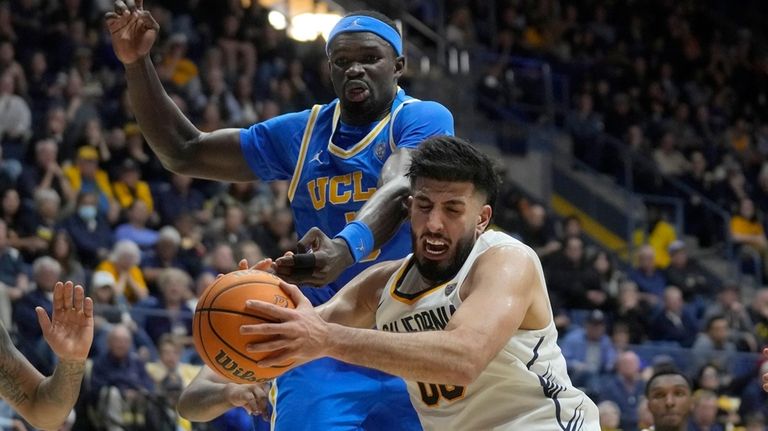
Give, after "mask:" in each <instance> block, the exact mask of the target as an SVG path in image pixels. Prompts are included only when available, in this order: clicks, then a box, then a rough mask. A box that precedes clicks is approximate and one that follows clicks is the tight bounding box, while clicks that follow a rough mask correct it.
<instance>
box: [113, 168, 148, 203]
mask: <svg viewBox="0 0 768 431" xmlns="http://www.w3.org/2000/svg"><path fill="white" fill-rule="evenodd" d="M114 189H115V198H116V199H117V202H118V203H119V204H120V208H121V209H123V210H127V209H129V208H130V207H131V205H133V203H134V202H136V201H142V202H143V203H144V205H145V206H146V207H147V211H149V213H150V214H151V213H152V212H153V211H154V210H155V203H154V201H153V199H152V193H151V192H150V190H149V184H147V182H146V181H143V180H142V179H141V171H140V170H139V165H138V164H137V163H136V162H135V161H134V160H133V159H125V160H123V162H122V164H121V165H120V169H119V176H118V180H117V181H115V183H114Z"/></svg>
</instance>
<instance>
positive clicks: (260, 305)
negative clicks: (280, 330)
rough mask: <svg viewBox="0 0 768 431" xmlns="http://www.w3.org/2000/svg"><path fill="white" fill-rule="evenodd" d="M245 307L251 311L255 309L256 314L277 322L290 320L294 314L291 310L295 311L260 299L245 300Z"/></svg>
mask: <svg viewBox="0 0 768 431" xmlns="http://www.w3.org/2000/svg"><path fill="white" fill-rule="evenodd" d="M294 304H295V303H294ZM245 307H246V308H247V309H249V310H251V311H255V312H256V315H257V316H259V317H260V318H262V319H265V320H272V321H276V322H282V321H286V320H290V318H291V316H292V315H291V312H292V311H293V310H291V309H288V308H283V307H278V306H276V305H274V304H270V303H269V302H264V301H259V300H258V299H249V300H247V301H245Z"/></svg>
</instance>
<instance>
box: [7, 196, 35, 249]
mask: <svg viewBox="0 0 768 431" xmlns="http://www.w3.org/2000/svg"><path fill="white" fill-rule="evenodd" d="M0 218H2V219H3V221H5V225H6V227H7V229H8V238H9V239H10V240H11V245H12V246H14V247H16V248H18V246H19V244H18V239H19V237H20V236H21V235H22V234H23V233H24V232H29V230H30V229H31V228H30V226H29V224H30V221H31V218H32V214H31V211H30V208H29V207H28V206H25V205H22V203H21V198H20V197H19V192H17V191H16V189H8V190H6V191H5V192H4V193H3V194H2V197H1V198H0Z"/></svg>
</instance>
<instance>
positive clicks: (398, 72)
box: [395, 55, 405, 80]
mask: <svg viewBox="0 0 768 431" xmlns="http://www.w3.org/2000/svg"><path fill="white" fill-rule="evenodd" d="M403 72H405V57H404V56H402V55H401V56H400V57H397V58H395V79H396V80H397V79H400V77H401V76H403Z"/></svg>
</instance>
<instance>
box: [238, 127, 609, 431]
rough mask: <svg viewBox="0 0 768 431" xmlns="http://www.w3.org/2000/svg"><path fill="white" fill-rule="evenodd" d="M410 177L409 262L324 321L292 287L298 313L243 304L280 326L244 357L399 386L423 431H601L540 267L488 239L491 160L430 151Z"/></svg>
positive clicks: (347, 296)
mask: <svg viewBox="0 0 768 431" xmlns="http://www.w3.org/2000/svg"><path fill="white" fill-rule="evenodd" d="M409 177H410V180H411V194H412V196H411V198H410V199H409V203H408V205H409V211H410V219H411V226H412V233H411V237H412V241H413V251H414V253H413V254H412V255H409V256H407V257H405V258H404V259H401V260H398V261H393V262H384V263H381V264H378V265H376V266H373V267H371V268H369V269H367V270H366V271H364V272H362V273H361V274H360V275H358V276H357V277H356V278H354V279H353V280H352V281H350V282H349V283H348V284H347V285H346V286H345V287H344V288H342V290H341V291H340V292H339V293H338V294H337V295H336V296H335V297H334V298H332V299H331V300H330V301H329V302H327V303H326V304H324V305H321V306H319V307H317V308H312V306H311V304H310V302H309V301H308V300H307V299H306V298H304V297H303V296H302V294H301V292H300V291H299V290H298V289H297V288H296V287H295V286H293V285H290V284H287V283H284V285H283V286H282V287H283V289H285V290H286V292H288V293H289V294H290V296H291V297H292V299H293V300H294V302H295V303H296V304H298V305H297V307H296V309H295V310H294V309H282V308H278V307H275V306H273V305H271V304H268V303H266V302H261V301H248V306H249V307H250V308H251V309H252V310H253V311H255V312H256V313H258V314H260V315H264V316H265V317H269V318H271V319H272V320H273V321H275V322H280V323H269V324H260V325H244V326H242V327H241V333H243V334H263V335H273V336H274V337H272V338H271V340H272V341H266V342H262V343H258V344H253V345H251V346H250V347H249V348H250V349H251V351H254V352H255V351H273V352H274V353H272V354H271V355H269V356H268V357H267V358H266V359H264V360H262V361H261V362H260V366H271V365H276V364H281V363H283V364H284V363H285V362H286V361H291V360H293V361H296V363H303V362H305V361H309V360H312V359H315V358H319V357H323V356H330V357H333V358H336V359H339V360H341V361H345V362H349V363H352V364H357V365H362V366H366V367H371V368H376V369H379V370H381V371H384V372H387V373H390V374H395V375H399V376H402V377H403V378H404V379H405V380H406V382H407V386H408V391H409V394H410V396H411V401H412V402H413V405H414V407H415V408H416V411H417V413H418V414H419V419H420V420H421V422H422V425H423V426H424V429H426V430H524V431H553V430H569V431H570V430H589V431H598V430H599V429H600V427H599V424H598V411H597V407H596V406H595V404H594V403H593V402H592V401H591V400H590V399H589V398H588V397H587V396H586V395H585V394H584V393H583V392H581V391H580V390H578V389H576V388H575V387H574V386H573V385H572V384H571V381H570V379H569V377H568V375H567V373H566V365H565V359H564V358H563V355H562V353H561V352H560V349H559V347H558V346H557V344H556V341H557V331H556V330H555V325H554V323H553V319H552V310H551V306H550V303H549V299H548V296H547V288H546V285H545V282H544V275H543V273H542V269H541V263H540V261H539V259H538V257H537V256H536V254H535V253H534V252H533V250H532V249H531V248H529V247H528V246H526V245H524V244H523V243H521V242H520V241H518V240H516V239H513V238H512V237H510V236H508V235H506V234H504V233H501V232H494V231H488V232H485V229H486V227H487V226H488V223H489V222H490V220H491V213H492V209H491V203H492V202H493V201H494V199H495V198H496V194H497V189H498V178H497V176H496V174H495V173H494V170H493V165H492V162H491V161H490V159H489V158H488V157H487V156H486V155H484V154H482V153H481V152H479V151H478V150H476V149H475V148H474V147H472V146H471V145H470V144H468V143H466V142H465V141H462V140H461V139H458V138H453V137H447V136H446V137H435V138H430V139H427V140H426V141H424V142H423V143H422V144H421V145H420V147H419V149H418V150H416V151H415V154H414V157H413V160H412V162H411V167H410V171H409ZM266 266H267V265H266V264H264V265H260V267H266ZM373 327H376V328H377V329H378V330H372V329H368V328H373ZM296 413H298V412H296Z"/></svg>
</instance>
